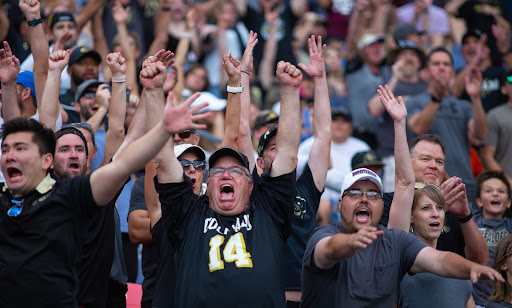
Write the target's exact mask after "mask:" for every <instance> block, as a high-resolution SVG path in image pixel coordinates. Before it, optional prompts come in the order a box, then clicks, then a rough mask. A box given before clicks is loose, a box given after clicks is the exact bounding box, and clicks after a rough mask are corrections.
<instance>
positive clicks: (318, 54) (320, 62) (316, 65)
mask: <svg viewBox="0 0 512 308" xmlns="http://www.w3.org/2000/svg"><path fill="white" fill-rule="evenodd" d="M308 47H309V64H308V65H304V64H302V63H299V67H300V68H301V69H303V70H304V71H305V72H306V73H307V74H308V75H309V76H311V77H313V78H322V77H324V78H325V63H324V53H325V48H326V47H327V45H325V44H323V45H322V37H321V36H319V37H318V43H317V41H316V39H315V36H314V35H312V36H311V37H310V38H308Z"/></svg>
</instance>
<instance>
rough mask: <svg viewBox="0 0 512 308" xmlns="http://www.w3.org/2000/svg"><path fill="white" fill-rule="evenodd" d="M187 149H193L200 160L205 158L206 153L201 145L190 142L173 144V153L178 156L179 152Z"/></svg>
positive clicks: (181, 152)
mask: <svg viewBox="0 0 512 308" xmlns="http://www.w3.org/2000/svg"><path fill="white" fill-rule="evenodd" d="M188 150H190V151H194V152H195V153H196V154H197V156H198V157H199V159H200V160H206V153H205V152H204V150H203V149H202V148H201V147H199V146H197V145H193V144H190V143H183V144H179V145H177V146H175V147H174V155H175V156H176V157H180V156H181V154H183V153H185V152H187V151H188Z"/></svg>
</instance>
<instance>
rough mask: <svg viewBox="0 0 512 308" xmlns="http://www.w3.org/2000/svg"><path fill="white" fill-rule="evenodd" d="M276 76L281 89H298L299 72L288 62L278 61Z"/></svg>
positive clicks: (300, 74) (300, 78)
mask: <svg viewBox="0 0 512 308" xmlns="http://www.w3.org/2000/svg"><path fill="white" fill-rule="evenodd" d="M276 76H277V79H279V82H280V83H281V87H283V88H299V86H300V83H301V82H302V73H301V71H300V70H299V69H298V68H296V67H295V65H292V64H291V63H290V62H284V61H279V63H277V70H276Z"/></svg>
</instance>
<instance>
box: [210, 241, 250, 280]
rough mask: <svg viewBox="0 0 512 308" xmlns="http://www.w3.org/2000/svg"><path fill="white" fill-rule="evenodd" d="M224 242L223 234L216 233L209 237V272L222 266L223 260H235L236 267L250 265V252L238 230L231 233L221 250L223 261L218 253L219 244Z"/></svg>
mask: <svg viewBox="0 0 512 308" xmlns="http://www.w3.org/2000/svg"><path fill="white" fill-rule="evenodd" d="M223 243H224V236H223V235H220V234H217V235H215V236H214V237H212V238H211V239H210V253H209V259H210V263H208V267H209V268H210V272H214V271H217V270H221V269H223V268H224V261H226V262H233V261H234V262H235V264H236V266H237V267H252V260H251V254H250V253H249V252H247V249H246V248H245V241H244V235H243V234H242V233H240V232H238V233H235V234H233V235H231V236H230V237H229V239H228V241H227V243H226V245H225V246H224V249H223V250H222V253H223V255H224V261H222V258H221V255H220V246H222V244H223Z"/></svg>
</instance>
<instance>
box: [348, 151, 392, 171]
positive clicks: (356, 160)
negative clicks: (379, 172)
mask: <svg viewBox="0 0 512 308" xmlns="http://www.w3.org/2000/svg"><path fill="white" fill-rule="evenodd" d="M370 166H377V167H379V168H380V167H383V166H384V163H383V162H381V161H380V158H379V156H378V155H377V153H376V152H375V151H373V150H369V151H362V152H357V153H356V154H355V155H354V157H352V170H355V169H359V168H363V167H370Z"/></svg>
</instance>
